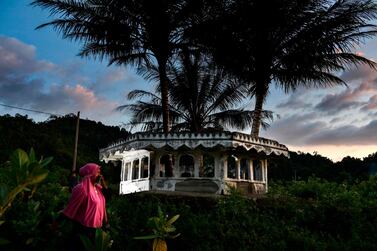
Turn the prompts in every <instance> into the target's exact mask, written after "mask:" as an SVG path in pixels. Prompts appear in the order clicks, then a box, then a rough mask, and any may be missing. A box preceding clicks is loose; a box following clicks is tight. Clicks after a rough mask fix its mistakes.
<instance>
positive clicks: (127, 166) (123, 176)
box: [121, 162, 131, 181]
mask: <svg viewBox="0 0 377 251" xmlns="http://www.w3.org/2000/svg"><path fill="white" fill-rule="evenodd" d="M130 169H131V162H126V164H125V165H124V167H123V169H122V174H121V180H122V181H127V180H128V172H129V170H130Z"/></svg>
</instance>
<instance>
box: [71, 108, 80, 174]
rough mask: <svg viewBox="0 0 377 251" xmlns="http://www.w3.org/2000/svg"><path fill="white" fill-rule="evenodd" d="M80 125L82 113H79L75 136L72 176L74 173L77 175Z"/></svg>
mask: <svg viewBox="0 0 377 251" xmlns="http://www.w3.org/2000/svg"><path fill="white" fill-rule="evenodd" d="M79 124H80V111H78V112H77V122H76V135H75V148H74V150H73V165H72V174H73V173H76V160H77V143H78V141H79Z"/></svg>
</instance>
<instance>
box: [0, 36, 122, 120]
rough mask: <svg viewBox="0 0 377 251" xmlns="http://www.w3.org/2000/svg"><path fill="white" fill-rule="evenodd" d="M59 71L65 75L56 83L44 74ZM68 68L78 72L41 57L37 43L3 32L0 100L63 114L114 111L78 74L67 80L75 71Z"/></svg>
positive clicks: (105, 114) (110, 104)
mask: <svg viewBox="0 0 377 251" xmlns="http://www.w3.org/2000/svg"><path fill="white" fill-rule="evenodd" d="M59 72H60V73H61V74H62V77H61V78H59V74H56V76H57V77H58V79H57V81H56V82H57V83H55V84H50V82H51V79H50V80H46V79H45V78H42V76H43V74H45V73H47V74H51V73H59ZM67 72H72V73H75V74H76V76H79V74H78V72H77V70H76V69H74V68H64V67H58V66H56V65H54V64H52V63H50V62H47V61H43V60H38V59H37V58H36V49H35V47H34V46H31V45H27V44H24V43H22V42H21V41H19V40H17V39H14V38H8V37H4V36H0V102H2V103H5V104H7V105H14V106H19V107H24V108H32V109H37V110H42V111H45V112H50V113H60V114H65V113H71V112H76V111H78V110H81V111H84V112H85V111H86V113H87V114H92V115H94V116H96V117H97V119H101V118H103V117H104V116H109V115H110V114H111V113H112V112H113V109H114V108H115V107H116V106H117V105H116V104H115V103H114V102H108V101H106V100H104V99H101V98H98V97H97V96H96V95H95V93H94V92H93V91H91V90H89V89H88V88H86V87H85V86H83V85H82V84H81V83H80V82H78V81H77V78H75V79H73V80H72V82H67V79H68V78H69V77H72V74H71V75H69V74H68V75H65V74H67ZM64 73H65V74H64ZM63 75H64V76H66V77H63ZM85 78H86V77H85V76H84V77H82V79H85ZM47 81H49V83H48V84H47Z"/></svg>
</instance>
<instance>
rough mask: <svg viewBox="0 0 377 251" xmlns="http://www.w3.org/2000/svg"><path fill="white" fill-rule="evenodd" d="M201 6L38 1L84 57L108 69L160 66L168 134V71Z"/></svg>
mask: <svg viewBox="0 0 377 251" xmlns="http://www.w3.org/2000/svg"><path fill="white" fill-rule="evenodd" d="M196 3H197V1H186V0H153V1H150V0H127V1H115V0H35V1H34V2H33V3H32V5H34V6H40V7H42V8H45V9H48V10H49V12H50V14H51V15H53V16H58V18H57V19H55V20H53V21H51V22H48V23H45V24H42V25H40V26H39V27H38V28H43V27H45V26H52V27H53V28H54V29H55V30H57V31H58V32H59V33H61V34H62V35H63V38H67V39H71V40H76V41H80V42H82V43H83V45H82V48H81V51H80V53H79V55H80V56H84V57H87V56H93V57H95V58H98V59H100V60H103V59H104V58H106V59H108V60H109V64H113V63H115V64H119V65H128V64H131V65H134V66H136V67H137V68H139V67H141V66H144V67H145V66H146V67H150V66H152V65H156V67H157V69H158V76H159V82H160V86H161V88H160V91H161V97H162V99H161V101H162V107H163V111H164V112H163V128H164V131H165V132H168V131H169V124H170V123H169V109H168V103H169V100H168V79H167V76H166V68H167V66H168V64H169V61H170V60H171V59H172V57H174V55H175V53H176V51H177V50H179V47H180V43H181V38H182V36H181V35H182V30H183V29H184V27H185V25H186V23H187V20H189V17H190V13H192V10H193V9H195V8H196V6H197V5H196Z"/></svg>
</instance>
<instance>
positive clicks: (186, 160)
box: [179, 154, 194, 177]
mask: <svg viewBox="0 0 377 251" xmlns="http://www.w3.org/2000/svg"><path fill="white" fill-rule="evenodd" d="M179 171H180V173H181V177H194V158H193V157H192V156H190V155H187V154H186V155H182V156H181V157H180V158H179Z"/></svg>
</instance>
